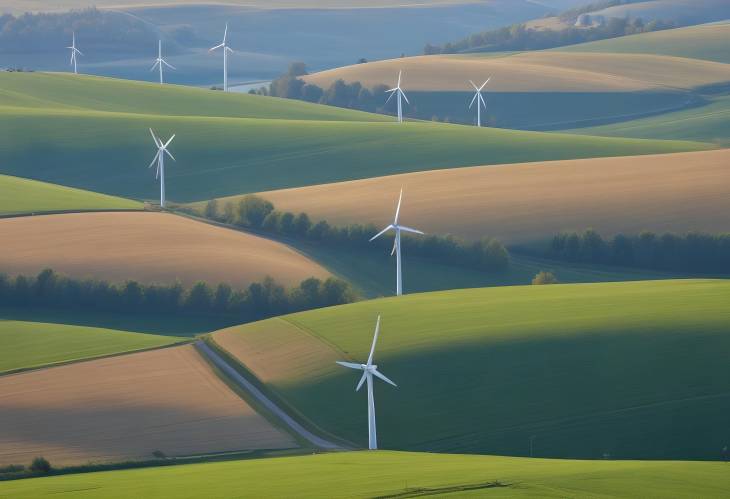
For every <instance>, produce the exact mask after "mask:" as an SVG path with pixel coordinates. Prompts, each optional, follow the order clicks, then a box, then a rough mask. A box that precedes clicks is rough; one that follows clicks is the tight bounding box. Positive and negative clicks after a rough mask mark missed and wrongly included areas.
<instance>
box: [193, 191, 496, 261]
mask: <svg viewBox="0 0 730 499" xmlns="http://www.w3.org/2000/svg"><path fill="white" fill-rule="evenodd" d="M202 214H203V216H205V217H206V218H209V219H211V220H215V221H218V222H222V223H227V224H232V225H237V226H240V227H247V228H252V229H256V230H261V231H265V232H269V233H272V234H281V235H284V236H290V237H297V238H301V239H306V240H309V241H313V242H316V243H326V244H327V245H328V246H340V247H347V248H356V249H363V248H368V247H372V248H377V249H378V250H379V251H388V250H390V248H391V247H392V245H393V237H392V235H391V236H386V237H382V238H379V239H376V240H375V241H373V242H372V243H371V242H369V239H370V238H371V237H372V236H373V235H375V234H376V233H377V232H378V229H377V228H376V227H375V226H374V225H372V224H368V225H361V224H352V225H347V226H342V227H336V226H332V225H330V224H329V223H328V222H327V221H326V220H320V221H318V222H316V223H314V222H312V220H311V218H310V217H309V215H307V214H306V213H299V214H294V213H292V212H288V211H285V212H282V211H278V210H276V209H275V207H274V205H273V204H272V203H271V202H269V201H267V200H265V199H263V198H261V197H259V196H256V195H253V194H249V195H247V196H244V197H243V198H241V199H240V200H239V201H238V202H237V203H236V202H234V201H227V202H225V203H224V204H223V205H222V206H221V205H220V203H219V202H218V201H217V200H211V201H209V202H208V203H207V204H206V206H205V209H204V211H203V212H202ZM402 244H403V245H405V246H406V247H407V248H408V253H409V254H411V255H415V256H420V257H424V258H434V259H438V260H439V262H442V263H449V264H452V265H459V266H465V267H470V268H476V269H480V270H486V271H495V272H497V271H503V270H506V269H507V267H509V252H508V251H507V249H506V248H505V247H504V245H503V244H502V243H500V242H499V241H498V240H496V239H493V238H488V237H485V238H483V239H481V240H479V241H475V242H465V241H461V240H459V239H457V238H455V237H453V236H436V235H426V236H419V237H410V236H403V238H402Z"/></svg>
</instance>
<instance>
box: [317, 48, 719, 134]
mask: <svg viewBox="0 0 730 499" xmlns="http://www.w3.org/2000/svg"><path fill="white" fill-rule="evenodd" d="M581 46H582V45H577V46H576V51H574V52H559V51H538V52H525V53H517V54H509V53H507V54H494V53H487V54H470V55H439V56H420V57H409V58H406V59H391V60H385V61H377V62H373V63H369V64H357V65H353V66H346V67H342V68H336V69H333V70H329V71H322V72H320V73H316V74H313V75H310V76H308V77H306V80H307V81H309V82H312V83H316V84H318V85H320V86H325V87H326V86H329V85H330V84H331V83H332V82H333V81H334V80H336V79H338V78H342V79H344V80H346V81H360V82H362V83H363V84H365V85H369V86H373V85H376V84H379V83H386V84H388V85H391V84H393V82H394V81H395V78H397V75H398V71H400V70H402V71H403V85H404V88H405V89H406V91H407V93H408V95H409V97H410V101H411V104H410V105H407V106H406V108H405V109H406V113H407V114H409V115H410V116H416V117H419V118H425V119H431V117H432V116H436V117H438V118H439V119H441V120H449V121H452V122H460V123H469V124H471V123H474V122H476V113H475V110H474V109H472V110H470V109H468V105H469V103H470V101H471V98H472V96H473V91H472V88H471V86H470V84H469V80H474V81H479V82H480V85H481V82H482V81H484V80H486V78H487V77H490V76H491V81H490V82H489V84H488V86H487V87H486V89H485V93H484V96H485V98H486V101H487V109H486V111H485V112H484V114H483V116H482V118H483V121H482V122H483V123H487V124H490V125H492V126H499V127H503V128H521V129H529V130H551V129H564V128H574V127H579V126H589V125H591V124H597V123H602V122H611V121H623V120H626V119H629V118H630V117H632V116H634V117H636V116H642V115H646V114H650V113H661V112H667V111H670V110H676V109H680V108H683V107H685V106H688V105H691V104H693V103H696V102H699V98H698V97H697V96H696V95H694V92H695V90H696V89H698V88H700V87H705V86H708V85H718V84H719V85H725V84H727V83H728V82H730V65H727V64H720V63H718V62H711V61H704V60H699V59H690V58H680V57H668V56H666V55H654V54H640V53H637V54H634V53H625V54H612V53H599V52H593V53H580V52H579V47H581Z"/></svg>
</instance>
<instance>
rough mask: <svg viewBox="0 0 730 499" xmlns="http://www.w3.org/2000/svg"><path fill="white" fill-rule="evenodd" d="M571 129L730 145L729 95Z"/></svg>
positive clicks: (604, 133)
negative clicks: (650, 114)
mask: <svg viewBox="0 0 730 499" xmlns="http://www.w3.org/2000/svg"><path fill="white" fill-rule="evenodd" d="M571 133H582V134H586V135H602V136H608V137H634V138H642V139H667V140H677V139H682V140H701V141H704V142H714V143H716V144H718V145H721V146H723V147H729V146H730V96H726V95H725V96H718V97H711V98H709V102H708V104H707V105H705V106H701V107H694V108H691V109H686V110H682V111H675V112H672V113H666V114H662V115H659V116H653V117H650V118H641V119H636V120H629V121H624V122H621V123H614V124H610V125H602V126H595V127H588V128H577V129H574V130H571Z"/></svg>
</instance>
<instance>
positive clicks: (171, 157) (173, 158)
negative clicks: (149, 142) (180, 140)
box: [163, 149, 177, 161]
mask: <svg viewBox="0 0 730 499" xmlns="http://www.w3.org/2000/svg"><path fill="white" fill-rule="evenodd" d="M163 151H165V152H166V153H167V155H168V156H170V159H172V160H173V161H177V160H176V159H175V156H173V155H172V153H171V152H170V151H168V150H167V149H163Z"/></svg>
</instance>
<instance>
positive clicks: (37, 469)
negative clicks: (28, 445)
mask: <svg viewBox="0 0 730 499" xmlns="http://www.w3.org/2000/svg"><path fill="white" fill-rule="evenodd" d="M30 471H32V472H33V473H48V472H50V471H51V463H49V462H48V460H47V459H46V458H44V457H36V458H35V459H33V461H32V462H31V463H30Z"/></svg>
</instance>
